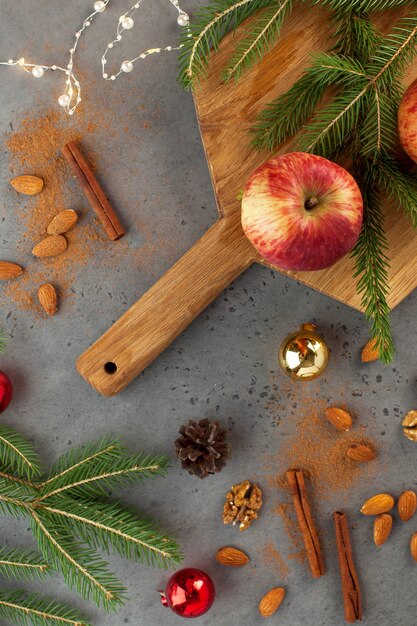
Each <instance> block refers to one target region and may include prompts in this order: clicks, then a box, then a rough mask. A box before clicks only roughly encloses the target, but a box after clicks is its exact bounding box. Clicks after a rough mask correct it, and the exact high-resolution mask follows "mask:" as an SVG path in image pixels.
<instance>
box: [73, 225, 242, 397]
mask: <svg viewBox="0 0 417 626" xmlns="http://www.w3.org/2000/svg"><path fill="white" fill-rule="evenodd" d="M253 260H254V249H253V247H252V246H251V244H250V243H249V241H248V240H247V239H246V238H245V237H244V236H243V232H242V230H241V228H240V224H239V223H237V222H236V220H227V219H225V218H224V219H220V220H219V221H218V222H217V223H216V224H215V225H214V226H212V227H211V228H210V229H209V230H208V231H207V232H206V233H205V235H203V237H202V238H201V239H200V240H199V241H198V242H197V243H196V244H195V245H194V246H193V247H192V248H191V249H190V250H189V251H188V252H187V253H186V254H185V255H184V256H183V257H182V258H181V259H180V260H179V261H177V263H176V264H175V265H173V267H172V268H171V269H170V270H169V271H168V272H167V273H166V274H165V275H164V276H163V277H162V278H161V279H160V280H159V281H157V282H156V283H155V285H153V287H151V289H150V290H149V291H148V292H147V293H146V294H145V295H144V296H142V298H141V299H140V300H139V301H138V302H137V303H136V304H134V305H133V306H132V307H131V308H130V309H129V310H128V311H127V312H126V313H125V314H124V315H123V316H122V317H121V318H120V320H119V321H117V322H116V323H115V324H114V325H113V326H112V327H111V328H110V330H108V331H107V333H105V334H104V335H103V336H102V337H101V339H99V340H98V341H97V342H96V343H95V344H94V345H93V346H92V347H91V348H89V349H88V350H87V351H86V352H85V353H84V354H83V355H82V356H81V357H80V358H79V360H78V363H77V367H78V371H79V372H80V374H81V375H82V376H83V377H84V378H85V379H86V380H87V381H88V382H89V383H90V384H91V385H93V387H95V389H97V391H99V392H100V393H102V394H103V395H106V396H112V395H115V394H117V393H119V392H120V391H121V390H122V389H124V388H125V387H126V385H128V384H129V383H130V382H131V381H132V380H133V378H135V376H137V375H138V374H139V373H140V372H141V371H142V370H144V369H145V367H147V366H148V365H149V364H150V363H151V362H152V361H153V360H154V359H155V358H156V357H157V356H159V354H160V353H161V352H162V351H163V350H165V348H167V347H168V346H169V345H170V344H171V343H172V341H174V339H175V338H176V337H177V336H178V335H179V334H180V333H181V332H182V331H183V330H185V329H186V328H187V326H189V325H190V324H191V322H192V321H193V320H194V319H195V318H196V317H197V315H199V313H201V311H203V310H204V309H205V308H206V307H207V306H208V305H209V304H210V302H212V301H213V300H214V299H215V298H217V296H218V295H220V294H221V292H222V291H223V290H224V289H225V288H226V287H227V286H228V285H229V284H230V283H231V282H232V281H233V280H234V279H235V278H237V276H239V275H240V274H241V273H242V272H243V271H244V270H245V269H246V268H247V267H249V265H251V264H252V263H253ZM109 363H110V364H114V366H113V365H111V366H110V367H109V365H108V364H109ZM106 364H107V365H106ZM112 369H115V371H114V372H111V371H110V373H109V370H112Z"/></svg>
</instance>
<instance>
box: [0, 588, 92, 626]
mask: <svg viewBox="0 0 417 626" xmlns="http://www.w3.org/2000/svg"><path fill="white" fill-rule="evenodd" d="M0 618H1V619H2V620H6V621H8V622H12V623H13V624H17V625H18V626H89V625H88V623H87V622H86V621H85V620H84V619H83V618H82V617H80V616H79V615H78V613H77V612H76V611H74V610H73V609H71V608H69V607H68V606H66V605H64V604H60V603H57V602H55V601H53V600H50V599H49V598H43V597H41V596H39V595H37V594H34V593H32V594H26V593H24V592H23V591H13V592H7V591H0Z"/></svg>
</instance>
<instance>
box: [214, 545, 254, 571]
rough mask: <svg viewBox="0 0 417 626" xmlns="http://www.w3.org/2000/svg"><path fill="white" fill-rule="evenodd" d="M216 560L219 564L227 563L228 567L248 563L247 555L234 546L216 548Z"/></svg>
mask: <svg viewBox="0 0 417 626" xmlns="http://www.w3.org/2000/svg"><path fill="white" fill-rule="evenodd" d="M216 561H217V562H218V563H220V565H228V566H230V567H242V566H243V565H247V563H249V557H248V555H247V554H245V553H244V552H242V550H237V549H236V548H230V547H226V548H220V549H219V550H217V554H216Z"/></svg>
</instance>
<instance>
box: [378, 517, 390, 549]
mask: <svg viewBox="0 0 417 626" xmlns="http://www.w3.org/2000/svg"><path fill="white" fill-rule="evenodd" d="M391 530H392V516H391V515H389V514H388V513H383V514H382V515H378V517H376V518H375V521H374V542H375V545H376V546H378V548H379V547H380V546H382V544H384V543H385V542H386V540H387V539H388V537H389V536H390V534H391Z"/></svg>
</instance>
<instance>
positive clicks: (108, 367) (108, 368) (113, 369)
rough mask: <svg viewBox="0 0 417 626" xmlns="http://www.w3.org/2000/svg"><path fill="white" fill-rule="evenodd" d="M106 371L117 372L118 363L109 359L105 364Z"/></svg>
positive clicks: (109, 372)
mask: <svg viewBox="0 0 417 626" xmlns="http://www.w3.org/2000/svg"><path fill="white" fill-rule="evenodd" d="M104 371H105V372H106V374H115V373H116V372H117V365H116V363H113V361H109V362H108V363H105V364H104Z"/></svg>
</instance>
